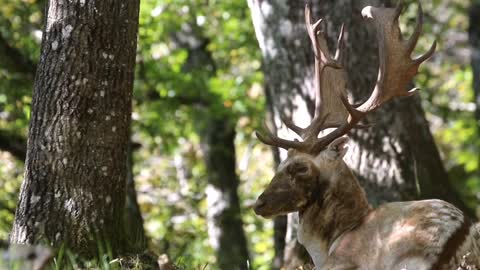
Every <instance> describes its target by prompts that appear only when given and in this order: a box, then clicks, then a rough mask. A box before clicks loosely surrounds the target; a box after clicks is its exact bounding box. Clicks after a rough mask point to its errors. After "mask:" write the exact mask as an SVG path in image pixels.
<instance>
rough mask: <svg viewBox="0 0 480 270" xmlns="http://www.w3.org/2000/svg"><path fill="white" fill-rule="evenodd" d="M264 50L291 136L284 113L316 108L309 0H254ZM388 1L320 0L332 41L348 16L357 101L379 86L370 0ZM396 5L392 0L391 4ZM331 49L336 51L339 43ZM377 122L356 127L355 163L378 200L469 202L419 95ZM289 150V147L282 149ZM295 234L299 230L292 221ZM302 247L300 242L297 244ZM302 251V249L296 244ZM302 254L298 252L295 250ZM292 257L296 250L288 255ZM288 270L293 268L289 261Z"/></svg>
mask: <svg viewBox="0 0 480 270" xmlns="http://www.w3.org/2000/svg"><path fill="white" fill-rule="evenodd" d="M248 1H249V6H250V9H251V11H252V19H253V23H254V27H255V32H256V35H257V39H258V41H259V45H260V48H261V50H262V54H263V63H264V72H265V91H266V96H267V103H268V104H269V113H270V114H271V116H272V119H273V121H272V125H274V126H275V130H277V131H278V132H277V133H278V134H279V135H280V136H284V137H286V136H289V135H290V134H289V133H287V132H286V131H285V127H284V126H283V125H282V124H281V121H280V114H282V113H283V114H285V115H287V116H291V117H292V119H293V120H294V122H296V123H297V124H298V125H300V126H305V125H306V124H307V123H308V121H309V120H310V119H311V117H312V113H313V107H314V102H313V97H314V93H313V63H314V62H313V60H314V58H313V57H314V56H313V52H312V48H311V43H310V42H309V40H308V36H307V33H306V30H305V25H304V15H303V13H304V2H303V1H294V0H284V1H273V0H248ZM379 4H382V1H378V0H376V1H354V0H344V1H314V3H313V14H314V16H315V17H316V18H320V17H323V18H325V19H326V20H327V22H328V23H327V24H328V27H327V29H328V36H329V44H330V48H334V46H333V45H335V46H336V42H335V41H336V39H337V38H336V37H337V36H338V33H339V29H340V25H341V24H342V23H345V26H346V29H347V33H346V43H347V63H344V64H345V65H346V68H347V71H348V77H349V82H348V89H349V92H350V94H351V95H352V97H353V100H354V101H355V102H356V103H359V102H362V101H364V100H365V98H366V97H367V95H369V94H370V92H371V90H372V89H373V85H374V83H375V80H376V76H377V69H378V59H377V54H378V52H377V47H376V40H375V32H374V31H372V30H373V29H372V27H371V25H369V24H368V23H366V22H364V21H363V19H362V18H361V10H362V8H363V7H364V6H366V5H379ZM387 4H388V3H387ZM331 51H333V50H332V49H331ZM369 121H370V122H372V123H374V124H375V126H374V127H373V128H371V129H368V130H357V131H354V132H353V133H352V134H351V137H352V139H353V140H352V142H351V143H350V149H351V150H350V153H349V155H348V156H349V157H348V158H347V160H346V161H347V163H348V164H349V166H350V168H352V169H353V170H354V172H355V173H356V175H357V176H358V177H359V179H360V181H361V184H362V186H363V187H364V188H365V190H366V192H367V195H368V198H369V200H370V202H371V203H372V204H373V205H378V204H380V203H383V202H386V201H398V200H411V199H417V198H440V199H444V200H447V201H450V202H452V203H454V204H455V205H457V206H459V207H460V208H462V209H463V210H466V211H468V213H469V214H471V211H470V210H469V209H467V207H466V206H465V205H464V203H463V202H462V201H461V200H460V199H459V197H458V196H457V194H455V193H454V192H453V190H452V188H451V185H450V183H449V181H448V176H447V173H446V171H445V169H444V167H443V165H442V161H441V159H440V156H439V153H438V150H437V148H436V145H435V142H434V140H433V137H432V135H431V133H430V130H429V126H428V122H427V121H426V119H425V115H424V112H423V110H422V108H421V105H420V102H419V99H418V97H413V98H404V99H400V100H396V101H393V102H391V103H390V104H388V105H387V106H384V108H382V109H381V110H378V111H377V112H376V113H375V114H374V115H372V116H371V117H369ZM280 156H281V157H284V152H281V153H280ZM293 220H294V219H292V218H289V230H292V231H291V232H289V233H287V235H295V234H296V233H295V232H294V226H291V225H290V223H294V222H290V221H293ZM291 246H295V245H291ZM294 250H300V249H298V248H294ZM291 254H298V252H291ZM288 257H289V258H288V259H289V260H291V261H297V262H298V261H303V259H300V260H297V259H296V258H295V256H288ZM287 269H290V268H288V267H287Z"/></svg>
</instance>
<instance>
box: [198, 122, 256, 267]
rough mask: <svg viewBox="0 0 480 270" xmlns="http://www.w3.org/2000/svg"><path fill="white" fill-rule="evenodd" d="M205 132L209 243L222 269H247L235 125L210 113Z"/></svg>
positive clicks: (203, 140) (203, 145)
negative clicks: (239, 194) (236, 156)
mask: <svg viewBox="0 0 480 270" xmlns="http://www.w3.org/2000/svg"><path fill="white" fill-rule="evenodd" d="M211 117H212V118H211V119H208V120H207V121H208V123H207V125H206V128H205V130H204V133H203V136H202V148H203V151H204V155H205V163H206V166H207V172H208V187H207V190H206V193H207V205H208V212H207V219H208V234H209V238H210V243H211V244H212V247H213V248H214V249H215V251H216V253H217V263H218V266H219V267H220V269H225V270H227V269H248V266H247V263H248V260H249V256H248V249H247V240H246V237H245V233H244V231H243V226H242V218H241V211H240V203H239V201H240V200H239V198H238V193H237V190H238V184H239V181H238V177H237V174H236V172H235V168H236V166H235V144H234V141H235V126H234V125H233V124H232V123H231V121H229V120H228V119H225V118H221V117H215V116H211Z"/></svg>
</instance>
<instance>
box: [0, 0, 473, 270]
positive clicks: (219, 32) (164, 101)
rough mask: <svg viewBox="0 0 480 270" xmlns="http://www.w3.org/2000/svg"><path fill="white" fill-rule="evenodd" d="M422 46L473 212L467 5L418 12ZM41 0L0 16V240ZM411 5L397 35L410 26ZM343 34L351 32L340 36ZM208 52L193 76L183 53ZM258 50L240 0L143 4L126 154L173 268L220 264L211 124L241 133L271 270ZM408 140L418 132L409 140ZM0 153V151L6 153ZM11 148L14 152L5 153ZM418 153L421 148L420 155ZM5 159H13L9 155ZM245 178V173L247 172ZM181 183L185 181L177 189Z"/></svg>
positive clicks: (452, 170) (13, 6)
mask: <svg viewBox="0 0 480 270" xmlns="http://www.w3.org/2000/svg"><path fill="white" fill-rule="evenodd" d="M422 2H423V8H424V10H425V12H426V15H427V16H426V18H425V21H426V22H425V28H424V29H425V30H424V32H425V36H426V37H425V38H423V40H422V41H421V42H422V43H421V44H420V46H419V48H418V51H425V48H426V47H427V46H429V45H430V44H431V41H432V40H434V39H436V40H437V41H438V42H439V46H438V49H437V53H436V54H435V56H434V57H433V58H432V60H431V61H429V62H427V64H426V65H425V66H424V67H423V68H422V69H421V72H420V73H419V75H418V76H417V79H416V84H417V85H419V86H420V88H422V91H420V95H421V96H422V104H423V106H424V108H425V110H426V113H427V119H428V120H429V122H430V125H431V129H432V132H433V133H434V136H435V139H436V143H437V145H438V147H439V149H440V151H441V155H442V158H443V160H444V164H445V165H446V167H447V169H448V171H449V174H450V176H451V178H450V180H451V181H452V184H453V185H454V186H455V188H456V189H457V190H458V191H459V192H460V193H461V195H462V197H463V199H464V200H465V201H466V202H467V203H468V205H469V206H470V207H472V208H475V209H478V205H479V200H480V175H479V173H478V171H479V164H480V156H479V154H478V153H480V136H479V132H480V129H479V128H478V119H475V115H474V111H475V104H474V102H473V99H474V95H473V89H472V79H473V73H472V69H471V67H470V62H469V61H470V49H469V44H468V33H467V28H468V23H469V22H468V8H469V6H470V1H466V0H449V1H447V0H434V1H422ZM44 5H45V1H43V0H6V1H3V2H2V4H1V5H0V146H1V147H0V148H1V149H0V150H4V151H3V152H0V239H4V240H5V239H7V238H8V233H9V231H10V229H11V227H12V222H13V218H14V209H15V206H16V201H17V197H18V191H19V188H20V185H21V180H22V175H23V160H22V158H24V156H23V157H22V153H21V151H19V152H20V154H18V153H17V152H15V151H11V149H12V148H13V149H20V150H21V149H22V147H25V145H26V133H27V128H28V122H29V115H30V111H31V107H30V105H31V94H32V84H33V79H34V76H35V75H34V74H35V66H36V63H38V59H39V53H40V42H41V33H42V27H43V18H44V10H43V8H44ZM415 8H416V7H414V5H412V7H409V8H408V9H407V12H405V14H404V15H403V16H402V27H403V28H405V29H407V32H409V31H410V32H411V30H412V29H410V28H411V27H412V25H413V23H412V22H413V21H414V20H415V14H416V13H415ZM347 31H348V30H347ZM192 48H198V49H203V50H205V51H207V52H208V53H209V54H210V55H211V57H212V59H213V63H209V62H206V61H205V59H194V60H191V59H190V60H191V61H200V63H203V64H200V65H199V66H201V68H198V66H193V67H189V66H188V65H187V63H191V61H189V59H188V57H189V55H190V54H189V52H190V51H189V50H192ZM261 69H262V63H261V55H260V51H259V48H258V43H257V41H256V39H255V33H254V30H253V26H252V23H251V18H250V13H249V8H248V6H247V1H245V0H231V1H220V0H209V1H202V0H163V1H157V0H142V1H141V10H140V29H139V35H138V50H137V67H136V79H135V86H134V102H133V106H134V107H133V114H132V119H133V126H132V143H133V145H134V175H135V181H136V186H137V191H138V199H139V204H140V207H141V210H142V213H143V216H144V220H145V229H146V232H147V235H148V237H149V239H150V244H149V248H150V249H152V250H153V251H155V252H156V253H158V254H163V253H166V254H168V256H169V257H170V258H172V259H173V260H174V261H176V262H177V263H178V264H184V265H198V266H200V265H205V264H210V265H214V264H215V254H214V252H213V250H212V248H211V246H210V244H209V242H208V235H207V231H206V229H205V228H206V222H207V221H206V210H207V209H206V195H205V188H206V186H207V182H206V170H205V165H204V164H203V162H202V150H201V148H200V146H199V141H200V138H199V136H200V135H199V133H198V130H199V127H202V125H205V119H206V118H207V117H208V115H217V116H218V115H221V116H222V117H224V118H225V119H230V120H231V121H232V122H234V123H236V132H237V136H236V152H237V174H238V175H239V177H240V188H239V195H240V199H241V205H242V218H243V222H244V229H245V232H246V235H247V239H248V244H249V250H250V253H251V254H252V259H253V260H252V268H253V269H269V266H268V265H269V263H270V261H271V259H272V258H273V255H274V254H273V238H272V235H273V224H272V222H271V221H269V220H265V219H260V218H258V217H256V216H255V215H254V213H253V211H252V210H251V205H252V204H253V202H254V200H255V198H256V196H258V194H259V193H260V192H261V189H262V187H264V185H265V184H266V183H268V181H269V179H270V177H271V175H272V172H273V160H272V157H271V153H270V149H269V148H268V147H266V146H263V145H261V144H259V143H258V141H257V139H256V138H255V137H254V136H253V131H254V130H255V129H256V128H258V127H259V126H260V124H261V123H262V121H263V119H264V116H263V115H264V111H265V108H264V107H265V98H264V94H263V89H262V88H263V85H262V70H261ZM413 132H414V131H413ZM4 145H7V146H6V147H5V146H4ZM9 147H10V148H9ZM419 147H421V146H419ZM9 149H10V151H9ZM247 168H248V169H247ZM179 173H184V175H185V176H186V178H187V179H188V181H187V182H186V183H184V182H181V181H178V178H179Z"/></svg>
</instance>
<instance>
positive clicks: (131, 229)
mask: <svg viewBox="0 0 480 270" xmlns="http://www.w3.org/2000/svg"><path fill="white" fill-rule="evenodd" d="M126 193H127V194H126V203H125V212H124V220H123V224H124V228H125V237H126V239H125V240H126V243H127V244H128V247H129V251H131V252H135V253H139V252H142V251H145V249H146V248H147V240H148V239H147V236H146V234H145V229H144V228H143V224H144V222H143V217H142V212H141V211H140V205H139V204H138V200H137V190H136V188H135V175H134V174H133V145H132V142H130V143H129V144H128V156H127V189H126Z"/></svg>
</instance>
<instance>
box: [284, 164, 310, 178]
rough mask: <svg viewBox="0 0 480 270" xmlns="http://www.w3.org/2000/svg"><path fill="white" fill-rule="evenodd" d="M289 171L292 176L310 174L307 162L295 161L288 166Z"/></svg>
mask: <svg viewBox="0 0 480 270" xmlns="http://www.w3.org/2000/svg"><path fill="white" fill-rule="evenodd" d="M287 171H288V173H289V174H290V175H292V176H297V175H298V176H304V175H306V174H308V172H309V168H308V165H307V164H303V163H293V164H290V165H289V166H288V168H287Z"/></svg>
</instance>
